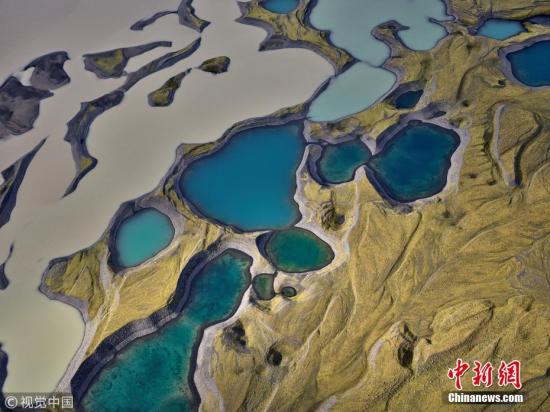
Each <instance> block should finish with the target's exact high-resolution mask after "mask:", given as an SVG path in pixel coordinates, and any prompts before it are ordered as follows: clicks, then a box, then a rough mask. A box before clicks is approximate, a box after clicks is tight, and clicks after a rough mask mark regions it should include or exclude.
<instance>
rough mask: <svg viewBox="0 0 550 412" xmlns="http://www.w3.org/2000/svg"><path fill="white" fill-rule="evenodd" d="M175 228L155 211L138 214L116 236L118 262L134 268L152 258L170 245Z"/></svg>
mask: <svg viewBox="0 0 550 412" xmlns="http://www.w3.org/2000/svg"><path fill="white" fill-rule="evenodd" d="M173 237H174V226H173V225H172V222H171V221H170V218H169V217H168V216H166V215H165V214H163V213H161V212H159V211H158V210H157V209H154V208H147V209H142V210H140V211H138V212H137V213H136V214H134V215H132V216H130V217H128V218H127V219H125V220H124V221H122V223H121V224H120V226H119V228H118V230H117V231H116V234H115V248H116V261H117V263H118V264H119V265H121V266H123V267H132V266H136V265H139V264H140V263H143V262H145V261H146V260H147V259H150V258H152V257H153V256H155V255H156V254H157V253H158V252H160V251H161V250H162V249H164V248H165V247H166V246H168V245H169V244H170V242H171V241H172V238H173Z"/></svg>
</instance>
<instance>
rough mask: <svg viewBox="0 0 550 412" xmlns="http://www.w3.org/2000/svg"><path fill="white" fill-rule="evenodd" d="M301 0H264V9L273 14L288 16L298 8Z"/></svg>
mask: <svg viewBox="0 0 550 412" xmlns="http://www.w3.org/2000/svg"><path fill="white" fill-rule="evenodd" d="M298 4H300V0H263V1H262V7H263V8H264V9H266V10H269V11H272V12H273V13H279V14H287V13H290V12H291V11H292V10H294V9H295V8H296V7H298Z"/></svg>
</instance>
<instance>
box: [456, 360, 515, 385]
mask: <svg viewBox="0 0 550 412" xmlns="http://www.w3.org/2000/svg"><path fill="white" fill-rule="evenodd" d="M468 369H470V364H469V363H468V362H464V361H463V360H462V359H461V358H458V359H457V360H456V366H455V367H454V368H451V369H449V371H448V372H447V377H448V378H449V379H453V380H454V384H455V388H456V390H459V391H460V390H462V381H461V379H462V377H463V376H464V375H465V374H466V372H467V371H468ZM520 369H521V363H520V361H518V360H513V361H511V362H508V363H506V362H505V361H501V362H500V366H499V368H498V386H508V385H512V386H513V387H514V388H516V389H521V386H522V385H521V374H520ZM493 370H494V368H493V365H492V364H491V362H485V364H482V363H481V362H480V361H477V360H476V361H474V367H473V368H472V372H473V373H474V376H473V377H472V385H474V386H481V385H482V384H483V386H485V387H486V388H489V387H491V386H492V385H493Z"/></svg>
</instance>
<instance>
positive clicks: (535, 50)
mask: <svg viewBox="0 0 550 412" xmlns="http://www.w3.org/2000/svg"><path fill="white" fill-rule="evenodd" d="M506 58H507V59H508V60H509V61H510V65H511V67H512V73H513V74H514V76H515V77H516V78H517V79H518V80H519V81H521V82H522V83H524V84H526V85H528V86H532V87H538V86H548V85H550V70H548V62H549V61H550V40H543V41H539V42H537V43H534V44H532V45H530V46H528V47H525V48H523V49H520V50H518V51H516V52H512V53H508V54H507V55H506Z"/></svg>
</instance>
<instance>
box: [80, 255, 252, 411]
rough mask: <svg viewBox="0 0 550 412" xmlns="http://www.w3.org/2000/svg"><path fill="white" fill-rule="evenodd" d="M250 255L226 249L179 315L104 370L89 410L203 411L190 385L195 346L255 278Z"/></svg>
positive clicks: (195, 284)
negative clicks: (194, 397) (204, 331)
mask: <svg viewBox="0 0 550 412" xmlns="http://www.w3.org/2000/svg"><path fill="white" fill-rule="evenodd" d="M250 263H251V260H250V258H249V257H248V256H247V255H245V254H243V253H241V252H237V251H235V250H230V251H227V252H224V253H223V254H222V255H220V256H219V257H217V258H215V259H214V260H213V261H211V262H209V263H208V264H207V265H206V266H205V268H204V269H203V270H202V271H201V272H200V273H199V274H198V275H197V276H196V277H195V278H194V279H193V280H192V283H191V285H190V288H191V289H190V294H189V299H188V301H187V303H186V305H185V307H184V309H183V311H182V312H181V314H180V315H179V316H178V318H177V319H175V320H174V321H172V322H170V323H169V324H167V325H165V326H164V327H163V328H161V329H160V330H159V331H158V332H156V333H154V334H152V335H148V336H145V337H143V338H140V339H138V340H136V341H134V342H133V343H131V344H130V345H129V346H127V347H126V348H125V349H123V350H122V351H121V352H120V353H119V354H118V355H117V356H116V358H115V359H114V360H113V361H112V362H111V363H110V364H109V365H108V366H107V367H106V368H104V369H103V370H102V371H101V372H100V374H99V375H98V376H97V378H96V379H95V380H94V382H93V383H92V385H91V386H90V388H89V389H88V392H87V393H86V395H85V396H84V399H83V401H82V405H81V406H82V407H83V409H84V410H85V411H90V412H95V411H102V412H115V411H129V412H130V411H136V412H137V411H163V412H172V411H173V412H176V411H178V412H186V411H192V410H196V409H197V405H196V404H195V400H194V399H193V395H192V391H191V389H190V380H192V379H193V376H192V374H193V370H192V369H193V368H192V365H193V363H192V362H193V357H194V356H195V353H194V346H195V345H196V344H198V342H199V340H200V338H201V336H202V330H203V328H204V327H205V326H208V325H210V324H212V323H217V322H221V321H222V320H223V319H226V318H227V317H229V316H231V314H232V313H233V312H234V310H235V308H236V306H237V305H238V304H239V302H240V298H241V296H242V294H243V293H244V291H245V290H246V289H247V287H248V285H249V281H250V274H249V267H250Z"/></svg>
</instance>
